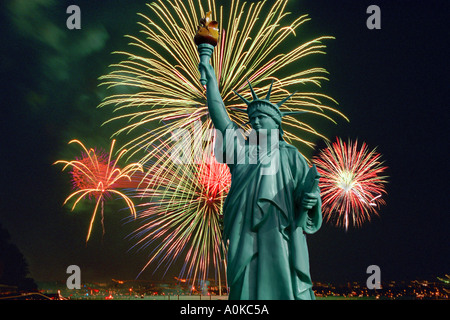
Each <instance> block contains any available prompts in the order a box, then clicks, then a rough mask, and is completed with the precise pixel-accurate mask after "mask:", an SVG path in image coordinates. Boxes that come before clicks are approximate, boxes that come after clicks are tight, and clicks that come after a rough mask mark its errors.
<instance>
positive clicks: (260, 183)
mask: <svg viewBox="0 0 450 320" xmlns="http://www.w3.org/2000/svg"><path fill="white" fill-rule="evenodd" d="M206 21H208V17H207V19H206ZM204 22H205V21H203V23H204ZM204 29H206V28H203V29H202V30H200V28H199V30H200V31H204ZM198 34H199V33H198ZM215 38H217V36H216V37H215ZM215 41H216V40H215ZM196 44H197V45H198V46H199V53H200V64H199V70H200V73H201V82H202V83H203V84H204V85H206V97H207V105H208V110H209V114H210V117H211V120H212V122H213V124H214V127H215V129H216V130H217V136H218V137H221V138H220V139H216V142H215V155H216V158H217V160H218V161H222V162H224V163H226V164H227V165H228V167H229V168H230V172H231V187H230V190H229V192H228V195H227V198H226V200H225V202H224V206H223V214H224V234H223V240H224V241H225V242H226V243H227V245H228V251H227V280H228V286H229V288H230V292H229V299H230V300H312V299H315V296H314V292H313V290H312V281H311V277H310V271H309V257H308V248H307V244H306V238H305V234H312V233H315V232H316V231H317V230H319V228H320V227H321V224H322V213H321V205H322V202H321V199H320V192H319V188H318V186H317V184H318V179H319V175H318V173H317V171H316V168H315V166H313V167H312V168H310V167H309V166H308V164H307V162H306V159H305V158H304V157H303V155H301V154H300V152H299V151H298V150H297V149H296V148H295V147H294V146H292V145H290V144H288V143H287V142H285V141H284V139H283V130H282V126H281V123H282V118H283V116H284V115H285V113H283V112H281V111H280V110H279V107H280V106H281V105H282V104H283V103H284V102H285V101H286V100H287V99H289V98H290V96H289V97H287V98H286V99H284V100H283V101H281V102H279V103H278V104H274V103H272V102H270V101H269V99H270V91H271V89H272V86H271V87H270V89H269V92H268V93H267V96H266V97H265V98H264V99H259V98H258V97H257V95H256V94H255V91H254V90H253V88H252V86H251V84H250V83H249V86H250V90H251V93H252V97H253V100H252V101H251V102H250V101H248V100H246V99H245V98H243V97H242V96H241V95H239V94H238V93H236V94H237V95H238V96H239V97H240V98H241V99H242V100H243V101H244V102H245V103H246V104H247V109H246V110H245V112H246V113H247V115H248V119H249V124H250V125H251V127H252V131H251V132H250V135H248V136H247V137H243V135H242V134H241V133H242V130H241V129H239V127H238V125H237V124H236V123H234V122H233V121H232V120H231V119H230V117H229V115H228V113H227V111H226V109H225V105H224V103H223V100H222V97H221V95H220V92H219V88H218V84H217V79H216V76H215V73H214V69H213V67H212V66H211V65H210V63H209V57H210V54H211V52H212V50H213V49H214V45H215V44H216V42H214V43H206V44H200V43H198V42H196ZM202 47H203V48H202ZM202 50H206V51H209V54H203V53H202ZM202 55H203V57H202ZM205 57H206V58H205ZM268 142H270V143H269V144H268ZM255 155H256V156H255ZM236 159H237V161H236ZM255 159H256V161H255Z"/></svg>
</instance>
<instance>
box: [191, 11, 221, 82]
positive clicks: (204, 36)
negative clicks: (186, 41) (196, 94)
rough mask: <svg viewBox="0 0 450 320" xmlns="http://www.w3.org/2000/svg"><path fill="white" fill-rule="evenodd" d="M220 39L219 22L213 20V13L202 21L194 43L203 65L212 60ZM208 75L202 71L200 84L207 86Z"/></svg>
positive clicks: (208, 14)
mask: <svg viewBox="0 0 450 320" xmlns="http://www.w3.org/2000/svg"><path fill="white" fill-rule="evenodd" d="M218 39H219V29H218V23H217V21H213V20H211V11H209V12H208V13H207V14H206V17H205V18H202V19H201V20H200V25H199V26H198V29H197V33H196V34H195V37H194V42H195V44H196V45H197V49H198V53H199V56H200V63H201V64H208V63H209V60H210V59H211V56H212V53H213V51H214V47H215V46H216V45H217V41H218ZM206 82H207V80H206V75H205V72H204V70H203V69H201V70H200V83H201V84H202V85H203V86H205V85H206Z"/></svg>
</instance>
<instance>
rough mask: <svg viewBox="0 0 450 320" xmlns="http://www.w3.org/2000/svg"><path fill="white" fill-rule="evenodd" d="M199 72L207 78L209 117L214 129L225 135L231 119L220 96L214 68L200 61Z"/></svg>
mask: <svg viewBox="0 0 450 320" xmlns="http://www.w3.org/2000/svg"><path fill="white" fill-rule="evenodd" d="M199 70H200V71H201V72H202V73H203V74H204V76H205V77H206V99H207V105H208V110H209V115H210V117H211V120H212V122H213V123H214V127H215V128H216V129H217V130H219V131H220V132H222V133H224V132H225V129H226V128H227V127H228V126H229V125H230V123H231V119H230V117H229V115H228V113H227V110H226V109H225V105H224V103H223V100H222V97H221V95H220V92H219V87H218V85H217V79H216V75H215V73H214V68H213V67H212V66H211V64H209V62H208V63H205V62H202V61H200V64H199Z"/></svg>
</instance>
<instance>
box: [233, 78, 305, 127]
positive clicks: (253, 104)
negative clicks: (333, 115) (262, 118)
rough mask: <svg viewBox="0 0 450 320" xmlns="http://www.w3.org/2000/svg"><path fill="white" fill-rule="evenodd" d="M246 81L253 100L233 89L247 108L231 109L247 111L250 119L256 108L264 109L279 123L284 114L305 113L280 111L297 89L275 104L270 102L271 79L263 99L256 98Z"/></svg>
mask: <svg viewBox="0 0 450 320" xmlns="http://www.w3.org/2000/svg"><path fill="white" fill-rule="evenodd" d="M247 83H248V86H249V88H250V92H251V94H252V98H253V100H252V101H248V100H247V99H245V98H244V97H243V96H241V95H240V94H239V93H237V92H236V91H234V90H233V92H234V93H235V94H236V95H237V96H238V97H239V98H241V100H242V101H244V102H245V104H246V105H247V109H246V110H242V109H238V108H233V110H236V111H239V112H245V113H247V115H248V117H249V119H250V117H251V115H252V113H253V112H255V111H256V110H259V111H261V109H263V110H264V111H266V113H268V114H270V115H271V116H272V118H274V119H275V121H276V122H278V123H280V124H281V119H282V118H283V117H284V116H286V115H289V114H301V113H305V111H293V112H282V111H280V107H281V106H282V105H283V103H285V102H286V101H287V100H289V99H290V98H291V97H292V96H293V95H294V94H295V93H297V91H296V92H294V93H292V94H290V95H289V96H287V97H286V98H284V99H283V100H281V101H280V102H278V103H277V104H274V103H272V102H270V94H271V92H272V87H273V81H272V83H271V84H270V88H269V91H268V92H267V95H266V97H265V98H264V99H259V98H258V96H257V95H256V93H255V90H253V87H252V85H251V83H250V81H248V79H247Z"/></svg>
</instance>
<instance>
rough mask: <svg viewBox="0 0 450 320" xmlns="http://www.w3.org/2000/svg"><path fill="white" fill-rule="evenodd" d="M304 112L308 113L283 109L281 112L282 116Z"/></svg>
mask: <svg viewBox="0 0 450 320" xmlns="http://www.w3.org/2000/svg"><path fill="white" fill-rule="evenodd" d="M302 113H308V111H283V112H281V116H282V117H284V116H290V115H294V114H302Z"/></svg>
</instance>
